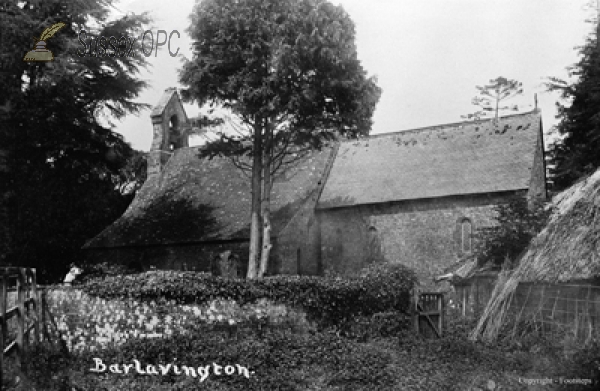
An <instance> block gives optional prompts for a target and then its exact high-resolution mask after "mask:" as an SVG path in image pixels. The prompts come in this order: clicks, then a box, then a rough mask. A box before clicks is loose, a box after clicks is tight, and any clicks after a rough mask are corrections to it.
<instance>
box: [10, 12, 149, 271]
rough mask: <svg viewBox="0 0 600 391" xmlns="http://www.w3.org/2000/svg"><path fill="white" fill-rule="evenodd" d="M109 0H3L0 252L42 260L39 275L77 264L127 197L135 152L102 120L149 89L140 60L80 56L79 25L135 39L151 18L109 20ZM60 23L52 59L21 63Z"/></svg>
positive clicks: (13, 259) (130, 108) (37, 263)
mask: <svg viewBox="0 0 600 391" xmlns="http://www.w3.org/2000/svg"><path fill="white" fill-rule="evenodd" d="M111 3H112V2H111V1H87V0H79V1H74V2H69V3H65V2H62V1H58V0H51V1H44V2H8V3H4V4H2V5H0V8H1V9H0V23H1V24H2V26H3V27H2V29H3V31H2V39H1V40H0V42H1V49H2V50H0V64H1V66H2V74H1V85H2V87H3V94H2V96H0V107H2V110H0V111H1V113H0V116H1V118H0V120H1V121H2V124H1V129H0V146H1V147H0V148H2V149H3V153H4V154H6V155H7V159H6V170H4V172H2V174H1V175H2V178H1V179H0V186H1V189H0V193H1V194H2V195H5V196H6V197H7V199H6V201H5V206H8V224H7V227H6V226H5V229H6V228H7V231H8V237H9V241H10V247H9V248H6V249H5V252H4V254H3V255H4V261H5V262H8V263H11V264H16V265H25V266H31V267H38V269H39V272H40V275H41V277H42V280H44V279H45V280H48V279H50V280H52V279H55V278H57V277H58V276H60V275H61V274H64V268H65V267H66V265H68V264H69V263H71V262H79V261H80V260H81V259H80V257H81V253H80V247H81V246H82V245H83V244H84V242H85V241H86V240H87V239H89V238H91V237H92V236H94V235H96V234H98V233H99V232H100V231H101V230H102V229H103V228H104V227H105V226H106V225H108V224H110V223H111V222H112V221H113V220H114V219H116V218H117V217H118V216H119V215H120V214H121V213H122V212H123V211H124V209H125V208H126V207H127V204H128V203H129V202H130V201H131V195H128V196H126V195H123V194H122V193H121V192H120V191H119V187H120V186H121V185H122V184H123V183H124V181H127V176H128V175H129V174H128V172H127V164H128V161H130V160H132V159H133V158H134V156H135V155H136V152H135V151H134V150H133V149H132V148H131V146H130V145H129V144H127V143H126V142H125V140H124V139H123V138H122V136H120V135H118V134H117V133H115V132H114V131H113V130H112V126H111V124H110V122H108V121H107V119H108V118H109V116H113V117H116V118H120V117H122V116H124V115H125V114H126V113H128V112H137V111H139V110H140V109H142V108H144V107H145V105H142V104H139V103H136V102H134V99H135V98H136V97H137V95H138V93H139V92H140V91H141V89H142V88H144V87H145V83H144V82H143V81H140V80H139V79H137V77H136V74H137V73H138V71H139V69H140V68H141V67H144V66H146V63H145V60H144V58H143V57H140V54H136V56H133V57H90V56H86V57H80V56H78V55H77V50H78V49H80V50H81V46H80V43H79V41H78V33H79V31H80V29H84V28H85V29H86V31H87V32H88V35H90V36H92V35H95V36H98V35H104V36H113V35H114V36H121V35H123V34H124V35H128V36H132V35H134V32H135V31H138V30H139V29H140V27H142V24H143V23H147V22H148V18H147V17H146V16H145V15H142V16H133V17H132V16H129V17H125V18H120V19H117V20H112V19H109V11H110V7H111ZM58 22H62V23H65V24H66V26H65V27H64V28H62V29H61V30H60V31H59V32H58V33H57V34H56V35H55V36H53V37H52V39H51V40H49V41H48V49H50V50H51V51H52V52H53V54H54V57H55V60H54V61H53V62H48V63H44V62H37V63H26V62H23V61H22V58H23V56H24V54H25V53H26V52H27V51H28V50H31V47H32V44H33V41H32V37H35V36H39V35H40V34H41V32H42V31H43V30H44V29H45V28H46V27H48V26H51V25H52V24H54V23H58ZM93 26H99V27H98V28H94V27H93ZM100 26H101V27H100ZM121 49H124V48H121ZM107 122H108V125H106V123H107Z"/></svg>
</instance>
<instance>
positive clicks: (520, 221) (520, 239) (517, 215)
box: [473, 198, 550, 268]
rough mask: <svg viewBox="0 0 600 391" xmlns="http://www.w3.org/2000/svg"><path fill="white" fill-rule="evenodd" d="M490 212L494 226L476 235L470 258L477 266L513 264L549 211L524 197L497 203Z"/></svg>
mask: <svg viewBox="0 0 600 391" xmlns="http://www.w3.org/2000/svg"><path fill="white" fill-rule="evenodd" d="M494 209H495V213H496V216H495V220H496V225H495V226H493V227H491V228H487V229H482V230H480V231H479V232H478V233H477V234H476V239H477V240H476V245H475V248H474V251H473V256H475V257H476V258H477V262H478V264H479V266H484V265H486V264H489V265H493V266H495V267H496V268H500V267H501V266H502V264H503V263H504V262H505V261H506V259H509V260H510V261H511V262H512V261H515V260H516V259H517V258H518V257H519V255H520V254H521V252H523V251H524V250H525V249H526V248H527V246H528V245H529V242H530V241H531V239H533V238H534V237H535V236H536V235H537V234H538V233H539V232H540V231H541V230H542V229H543V228H544V226H545V225H546V222H547V221H548V217H549V215H550V209H548V208H547V207H546V204H544V203H542V202H539V203H530V202H529V201H528V200H527V199H525V198H515V199H513V200H510V201H509V202H507V203H503V204H498V205H496V206H495V207H494Z"/></svg>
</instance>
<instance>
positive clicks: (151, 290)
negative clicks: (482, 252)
mask: <svg viewBox="0 0 600 391" xmlns="http://www.w3.org/2000/svg"><path fill="white" fill-rule="evenodd" d="M416 281H417V278H416V276H415V274H414V273H413V272H412V271H411V270H410V269H408V268H406V267H404V266H402V265H392V264H382V265H375V266H371V267H369V268H367V269H365V270H364V271H363V272H362V273H361V274H360V275H357V276H354V277H349V278H339V277H337V278H336V277H314V276H289V275H279V276H275V277H268V278H264V279H258V280H244V279H227V278H221V277H215V276H212V275H210V274H208V273H197V272H191V271H149V272H145V273H141V274H133V275H121V276H109V277H106V278H104V279H95V280H91V281H88V282H86V283H85V284H84V285H83V286H82V289H83V290H84V291H85V292H86V293H88V294H90V295H94V296H99V297H102V298H105V299H128V298H130V299H137V300H155V301H157V302H169V301H170V302H173V303H175V304H203V303H207V302H210V301H211V300H215V299H219V298H222V299H230V300H235V301H236V302H238V303H239V304H241V305H243V304H246V303H253V302H256V301H257V300H258V299H261V298H266V299H269V300H271V301H274V302H276V303H281V304H286V305H290V306H292V307H297V308H298V307H299V308H302V309H303V310H304V311H306V313H307V315H308V316H309V317H310V318H311V319H313V320H319V321H327V322H333V323H338V322H342V321H344V320H348V319H351V318H352V317H356V316H369V315H372V314H375V313H380V312H388V311H400V312H405V313H406V312H408V310H409V305H410V291H411V289H412V288H413V286H414V284H415V283H416Z"/></svg>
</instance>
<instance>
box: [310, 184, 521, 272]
mask: <svg viewBox="0 0 600 391" xmlns="http://www.w3.org/2000/svg"><path fill="white" fill-rule="evenodd" d="M514 195H515V193H508V194H504V195H502V196H498V195H473V196H460V197H447V198H443V199H431V200H415V201H405V202H394V203H386V204H377V205H361V206H355V207H349V208H340V209H330V210H323V211H321V212H320V215H321V216H320V218H321V222H322V225H321V256H322V263H323V267H324V270H325V273H326V274H327V273H333V274H342V275H344V274H350V273H354V272H357V271H358V270H360V269H361V268H363V267H364V266H366V265H367V264H369V263H372V262H377V261H378V260H381V259H385V260H386V261H388V262H398V263H401V264H404V265H406V266H408V267H410V268H412V269H413V270H415V271H416V272H417V274H418V276H419V278H420V280H421V281H422V282H423V283H427V284H429V283H431V279H432V278H433V277H434V276H436V275H439V274H442V272H443V271H444V269H445V268H447V267H448V266H451V265H452V264H453V263H454V262H456V261H457V260H458V259H459V258H460V257H461V256H463V255H465V252H464V251H463V248H462V246H463V244H462V233H461V232H462V229H463V228H462V224H463V222H465V221H468V222H470V224H471V228H472V232H475V230H476V229H477V228H478V227H486V226H487V227H489V226H491V225H493V215H494V212H493V206H494V205H495V204H497V203H499V202H503V201H506V200H507V199H508V198H509V197H510V196H514ZM519 195H521V196H523V194H519Z"/></svg>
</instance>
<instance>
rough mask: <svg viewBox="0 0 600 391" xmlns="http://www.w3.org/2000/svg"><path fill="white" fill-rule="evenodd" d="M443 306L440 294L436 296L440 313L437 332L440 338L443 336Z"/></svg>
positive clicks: (444, 311) (442, 295)
mask: <svg viewBox="0 0 600 391" xmlns="http://www.w3.org/2000/svg"><path fill="white" fill-rule="evenodd" d="M444 305H445V303H444V294H443V293H440V294H439V296H438V311H439V312H440V317H439V321H438V322H439V323H438V330H440V338H441V337H442V336H443V335H444V316H445V313H446V308H445V307H444Z"/></svg>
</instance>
